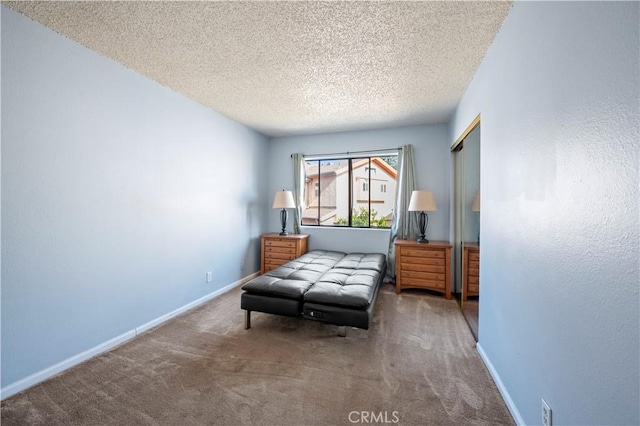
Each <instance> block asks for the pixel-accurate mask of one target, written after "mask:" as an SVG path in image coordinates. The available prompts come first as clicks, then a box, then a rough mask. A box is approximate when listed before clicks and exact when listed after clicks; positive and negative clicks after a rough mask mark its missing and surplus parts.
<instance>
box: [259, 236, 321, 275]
mask: <svg viewBox="0 0 640 426" xmlns="http://www.w3.org/2000/svg"><path fill="white" fill-rule="evenodd" d="M260 238H261V240H262V250H261V253H262V255H261V257H260V269H261V273H263V274H264V273H266V272H269V271H270V270H272V269H275V268H277V267H278V266H280V265H282V264H284V263H287V262H288V261H290V260H293V259H295V258H296V257H300V256H302V255H303V254H305V253H306V252H307V241H308V240H309V236H308V235H302V234H295V235H294V234H291V235H279V234H264V235H261V236H260Z"/></svg>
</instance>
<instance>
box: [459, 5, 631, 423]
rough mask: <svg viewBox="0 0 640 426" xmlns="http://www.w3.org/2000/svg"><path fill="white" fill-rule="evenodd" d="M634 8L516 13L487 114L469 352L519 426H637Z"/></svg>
mask: <svg viewBox="0 0 640 426" xmlns="http://www.w3.org/2000/svg"><path fill="white" fill-rule="evenodd" d="M638 16H639V3H637V2H628V3H616V2H584V3H583V2H531V3H529V2H515V5H514V7H513V10H512V11H511V13H510V14H509V16H508V17H507V19H506V21H505V23H504V25H503V27H502V29H501V31H500V33H499V34H498V36H497V38H496V39H495V41H494V43H493V45H492V47H491V48H490V50H489V52H488V53H487V55H486V57H485V59H484V61H483V63H482V65H481V66H480V68H479V70H478V72H477V74H476V75H475V77H474V79H473V81H472V83H471V84H470V86H469V88H468V90H467V92H466V94H465V96H464V98H463V100H462V101H461V103H460V104H459V106H458V108H457V110H456V113H455V116H454V118H453V119H452V121H451V126H452V131H451V134H452V135H453V137H452V140H453V139H454V138H455V136H456V135H459V134H460V133H461V132H462V131H463V130H464V128H465V127H466V126H467V125H468V124H469V123H470V122H471V120H472V119H473V118H474V117H475V116H476V115H477V114H478V113H481V114H482V129H481V138H482V147H481V149H482V164H481V170H482V182H481V190H482V215H481V230H482V231H481V232H482V235H481V243H482V250H481V252H480V255H481V268H480V281H481V288H482V290H481V291H482V295H481V298H480V341H479V342H480V348H481V350H483V351H484V352H485V354H486V356H487V358H488V359H489V361H490V362H491V364H492V365H493V366H494V367H495V370H496V372H497V374H498V376H499V378H500V379H501V381H502V383H503V385H504V388H505V389H506V391H507V392H508V394H509V396H510V397H511V399H512V401H513V403H514V406H515V407H516V409H517V412H518V413H519V415H520V416H521V420H523V421H524V422H525V423H526V424H540V421H541V415H540V411H541V408H540V399H541V398H545V399H546V401H547V402H548V403H549V405H550V406H551V408H552V410H553V423H554V424H574V425H575V424H582V425H584V424H600V425H602V424H607V425H612V424H638V423H639V422H640V413H639V405H640V404H639V401H640V394H639V389H638V388H639V383H640V377H639V374H640V373H639V364H640V362H639V359H640V355H639V347H640V341H639V337H638V335H639V324H640V315H639V308H638V304H639V295H638V288H639V286H640V284H639V283H640V277H639V271H638V269H639V264H638V259H639V258H640V250H639V246H638V244H639V239H640V235H639V229H640V224H639V211H638V203H639V199H640V198H639V194H638V161H639V154H638V151H639V145H640V134H639V133H640V132H639V129H638V126H639V123H640V113H639V100H638V96H639V95H638V94H639V92H640V85H639V74H638V73H639V70H640V64H639V59H638V57H639V49H640V42H639V26H638Z"/></svg>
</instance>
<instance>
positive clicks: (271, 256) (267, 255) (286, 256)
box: [264, 252, 296, 261]
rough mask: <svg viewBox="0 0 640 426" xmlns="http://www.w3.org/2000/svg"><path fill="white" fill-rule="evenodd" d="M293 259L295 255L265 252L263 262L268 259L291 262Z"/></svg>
mask: <svg viewBox="0 0 640 426" xmlns="http://www.w3.org/2000/svg"><path fill="white" fill-rule="evenodd" d="M295 258H296V254H295V253H278V252H267V253H265V254H264V259H265V261H267V260H269V259H282V260H293V259H295Z"/></svg>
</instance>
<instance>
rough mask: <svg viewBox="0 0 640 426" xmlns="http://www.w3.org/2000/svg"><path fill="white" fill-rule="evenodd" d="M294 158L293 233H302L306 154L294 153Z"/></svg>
mask: <svg viewBox="0 0 640 426" xmlns="http://www.w3.org/2000/svg"><path fill="white" fill-rule="evenodd" d="M291 158H292V159H293V199H294V201H295V202H296V208H295V210H294V211H293V233H294V234H300V233H301V231H302V229H301V226H302V209H303V208H304V201H303V199H302V197H304V178H305V172H304V156H303V155H302V154H292V155H291Z"/></svg>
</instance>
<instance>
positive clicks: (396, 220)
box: [387, 145, 418, 279]
mask: <svg viewBox="0 0 640 426" xmlns="http://www.w3.org/2000/svg"><path fill="white" fill-rule="evenodd" d="M399 157H400V158H399V162H398V164H399V173H398V180H397V183H396V199H395V204H394V209H393V222H392V223H391V232H390V233H389V250H388V253H387V276H388V277H390V278H392V279H393V278H395V276H396V247H395V244H394V242H395V240H396V239H397V238H400V239H409V238H411V237H412V236H414V235H417V234H418V222H417V219H416V218H415V215H411V214H410V213H409V211H408V209H409V201H410V200H411V193H412V192H413V191H414V190H415V189H416V176H415V170H414V167H413V146H412V145H403V146H402V150H401V152H400V155H399Z"/></svg>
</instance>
